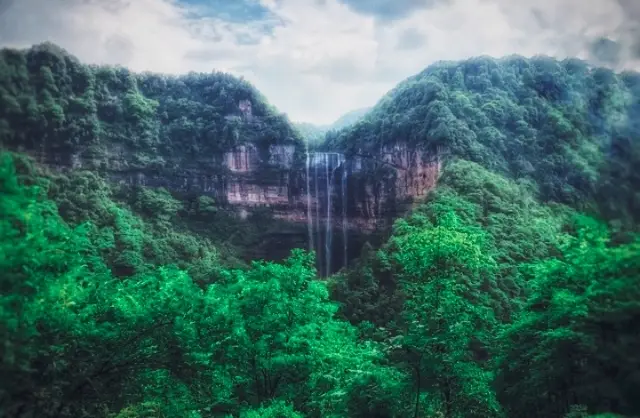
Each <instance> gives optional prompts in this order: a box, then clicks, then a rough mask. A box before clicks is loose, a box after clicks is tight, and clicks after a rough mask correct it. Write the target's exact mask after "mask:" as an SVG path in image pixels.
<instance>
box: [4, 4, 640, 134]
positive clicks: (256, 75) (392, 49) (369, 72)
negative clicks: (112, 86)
mask: <svg viewBox="0 0 640 418" xmlns="http://www.w3.org/2000/svg"><path fill="white" fill-rule="evenodd" d="M44 41H49V42H53V43H56V44H58V45H60V46H61V47H63V48H65V49H66V50H67V51H69V52H70V53H72V54H74V55H75V56H77V57H78V58H79V59H80V60H82V61H83V62H86V63H95V64H119V65H123V66H126V67H129V68H130V69H132V70H134V71H154V72H162V73H178V74H179V73H186V72H189V71H198V72H200V71H203V72H210V71H212V70H217V71H226V72H230V73H232V74H234V75H237V76H243V77H244V78H245V79H247V80H249V81H250V82H252V83H253V84H254V85H255V86H256V87H257V88H258V89H259V90H260V91H261V92H262V93H263V94H264V95H265V96H266V97H267V99H268V100H269V102H270V103H272V104H273V105H275V106H276V107H277V108H278V109H279V110H280V111H282V112H285V113H287V115H288V116H289V118H290V119H291V120H293V121H296V122H303V121H304V122H311V123H316V124H328V123H331V122H333V121H334V120H335V119H337V118H338V117H339V116H341V115H342V114H344V113H346V112H348V111H350V110H353V109H357V108H362V107H368V106H372V105H374V104H375V103H376V102H377V101H378V100H379V99H380V98H381V97H382V95H384V94H385V93H386V92H387V91H389V90H390V89H391V88H393V87H394V86H395V85H396V84H397V83H399V82H400V81H402V80H403V79H405V78H407V77H409V76H411V75H413V74H415V73H417V72H419V71H421V70H422V69H424V68H425V67H427V66H428V65H429V64H432V63H434V62H436V61H440V60H460V59H465V58H469V57H473V56H479V55H489V56H494V57H501V56H504V55H510V54H522V55H525V56H533V55H538V54H544V55H550V56H553V57H557V58H565V57H569V56H570V57H578V58H582V59H587V60H589V61H591V62H593V63H595V64H598V65H606V66H609V67H612V68H614V69H616V70H622V69H638V70H640V0H0V46H1V47H18V48H23V47H29V46H31V45H33V44H36V43H41V42H44Z"/></svg>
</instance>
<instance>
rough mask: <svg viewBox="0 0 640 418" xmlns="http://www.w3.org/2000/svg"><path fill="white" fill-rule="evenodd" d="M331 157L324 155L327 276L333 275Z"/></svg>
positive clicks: (325, 257)
mask: <svg viewBox="0 0 640 418" xmlns="http://www.w3.org/2000/svg"><path fill="white" fill-rule="evenodd" d="M329 156H330V154H324V170H325V176H326V180H327V221H326V222H325V239H324V254H325V256H324V259H325V261H326V263H327V268H326V270H325V275H327V276H328V275H329V274H331V209H332V207H331V194H332V193H331V192H332V190H331V186H332V185H333V184H332V183H331V174H329Z"/></svg>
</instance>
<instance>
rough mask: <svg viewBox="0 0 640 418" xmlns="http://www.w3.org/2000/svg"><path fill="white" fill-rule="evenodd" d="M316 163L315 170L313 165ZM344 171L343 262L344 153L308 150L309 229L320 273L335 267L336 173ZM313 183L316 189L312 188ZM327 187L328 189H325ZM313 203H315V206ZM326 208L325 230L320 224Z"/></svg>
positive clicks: (344, 228) (342, 197) (344, 229)
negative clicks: (334, 213) (334, 214)
mask: <svg viewBox="0 0 640 418" xmlns="http://www.w3.org/2000/svg"><path fill="white" fill-rule="evenodd" d="M311 165H313V173H312V167H311ZM339 168H340V169H341V170H340V176H341V178H340V194H339V195H338V196H336V197H338V198H339V199H340V201H339V202H338V203H339V207H340V208H341V209H342V247H343V248H342V250H343V251H342V252H343V257H342V263H343V266H344V265H346V260H347V249H348V248H347V232H348V231H347V210H346V197H347V192H346V189H347V176H346V174H347V171H346V169H345V158H344V155H342V154H339V153H325V152H317V153H309V152H307V163H306V174H307V179H306V183H307V199H306V200H307V228H308V232H309V248H310V249H311V250H313V249H314V248H315V249H316V258H317V267H318V273H319V274H320V275H321V276H328V275H330V274H331V273H332V272H333V270H332V268H333V264H332V256H333V254H334V252H335V251H336V249H334V248H333V245H334V244H333V223H332V218H333V212H334V207H333V206H334V202H333V199H334V183H335V180H336V179H335V174H336V172H337V170H338V169H339ZM312 186H313V191H312ZM322 189H324V190H322ZM311 206H315V208H312V207H311ZM321 210H324V211H323V212H324V213H323V214H324V217H325V219H324V225H323V226H324V230H323V231H321V227H320V221H321V219H320V217H321V215H320V213H321ZM314 215H315V219H314Z"/></svg>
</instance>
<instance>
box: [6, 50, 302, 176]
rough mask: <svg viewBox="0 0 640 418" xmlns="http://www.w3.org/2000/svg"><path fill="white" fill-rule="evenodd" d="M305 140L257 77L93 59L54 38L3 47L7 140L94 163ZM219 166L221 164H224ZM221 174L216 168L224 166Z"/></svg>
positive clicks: (172, 158)
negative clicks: (166, 70) (164, 70)
mask: <svg viewBox="0 0 640 418" xmlns="http://www.w3.org/2000/svg"><path fill="white" fill-rule="evenodd" d="M248 142H251V143H254V144H256V145H257V146H258V147H261V148H268V146H269V145H272V144H286V143H290V144H298V145H300V138H299V136H298V135H297V133H296V132H295V130H294V129H293V128H292V127H291V126H290V124H289V122H288V121H287V119H286V118H285V117H284V116H282V115H280V114H278V113H277V112H276V111H275V110H274V109H273V108H272V107H271V106H270V105H268V104H267V103H266V101H265V99H264V98H263V97H262V96H261V95H260V93H258V92H257V90H256V89H255V88H254V87H253V86H252V85H251V84H249V83H248V82H246V81H244V80H242V79H238V78H236V77H233V76H231V75H229V74H225V73H211V74H198V73H191V74H189V75H185V76H179V77H176V76H166V75H161V74H151V73H146V74H135V73H132V72H130V71H128V70H127V69H125V68H118V67H109V66H89V65H84V64H82V63H80V62H79V61H78V60H77V59H75V58H74V57H73V56H71V55H69V54H68V53H66V52H65V51H64V50H62V49H60V48H58V47H57V46H55V45H51V44H46V43H45V44H42V45H37V46H34V47H32V48H30V49H28V50H12V49H3V50H1V51H0V144H2V145H3V146H5V147H11V148H22V149H25V150H28V151H37V152H40V153H41V154H43V157H47V158H48V159H52V157H51V156H55V157H56V158H55V159H56V160H57V161H55V162H56V163H58V164H68V165H70V164H72V163H73V161H72V157H71V156H72V155H75V156H76V157H79V158H80V159H81V160H82V162H83V163H84V164H86V165H89V166H91V167H92V168H99V167H104V168H107V169H109V170H117V171H126V170H128V169H140V168H149V169H151V168H152V169H163V168H175V167H176V166H179V167H180V169H181V170H183V171H184V170H185V169H187V168H195V167H198V165H199V164H205V165H206V166H207V167H208V168H209V169H210V170H212V169H215V166H214V167H212V166H211V165H212V160H216V158H217V159H218V160H217V162H218V163H220V162H221V158H222V153H223V152H224V151H227V150H229V149H231V148H232V147H233V146H235V145H239V144H244V143H248ZM218 165H219V164H218ZM214 171H215V170H214Z"/></svg>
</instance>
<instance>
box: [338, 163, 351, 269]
mask: <svg viewBox="0 0 640 418" xmlns="http://www.w3.org/2000/svg"><path fill="white" fill-rule="evenodd" d="M341 179H342V184H341V187H340V189H341V190H340V191H341V192H342V196H341V202H340V203H341V206H342V265H343V266H344V267H346V266H347V264H348V261H349V258H348V254H347V165H346V161H345V160H344V159H343V160H342V177H341Z"/></svg>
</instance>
